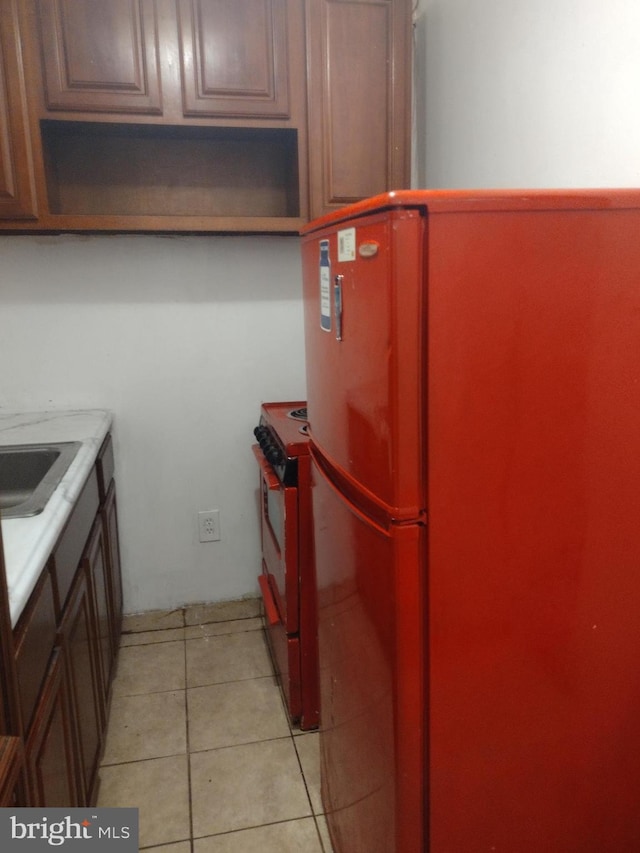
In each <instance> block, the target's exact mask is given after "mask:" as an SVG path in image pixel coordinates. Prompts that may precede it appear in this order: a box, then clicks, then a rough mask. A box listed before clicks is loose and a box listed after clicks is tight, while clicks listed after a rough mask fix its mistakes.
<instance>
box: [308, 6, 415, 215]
mask: <svg viewBox="0 0 640 853" xmlns="http://www.w3.org/2000/svg"><path fill="white" fill-rule="evenodd" d="M410 33H411V8H410V5H409V2H408V0H307V55H308V67H309V136H310V138H311V139H313V140H314V145H313V146H312V147H311V148H310V152H309V158H310V163H309V174H310V182H311V214H312V217H314V216H319V215H321V214H322V213H326V212H328V211H329V210H331V209H334V208H335V207H339V206H342V205H345V204H348V203H350V202H353V201H357V200H358V199H361V198H366V197H368V196H372V195H376V194H377V193H380V192H384V191H385V190H390V189H399V188H401V187H402V186H407V185H408V181H409V162H410V158H409V147H410V145H409V138H410V136H409V127H410V62H411V35H410Z"/></svg>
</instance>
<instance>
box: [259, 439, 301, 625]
mask: <svg viewBox="0 0 640 853" xmlns="http://www.w3.org/2000/svg"><path fill="white" fill-rule="evenodd" d="M253 452H254V454H255V457H256V459H257V461H258V465H259V467H260V507H261V509H260V513H261V527H262V561H263V577H264V574H266V581H267V583H268V590H267V589H265V586H264V580H263V582H262V583H261V587H262V591H263V596H265V594H267V595H268V592H269V591H270V592H271V595H272V597H273V604H274V605H275V609H276V610H277V615H278V617H279V621H280V622H281V623H282V625H283V627H284V630H285V632H286V633H287V634H295V633H297V632H298V628H299V602H298V490H297V488H296V487H295V486H284V485H283V484H282V483H281V482H280V480H279V479H278V477H277V476H276V474H275V472H274V470H273V468H272V467H271V465H270V464H269V462H268V461H267V460H266V459H265V457H264V455H263V453H262V451H261V450H260V447H259V446H258V445H257V444H256V445H254V447H253ZM265 609H266V611H267V618H268V619H269V620H270V621H272V620H275V618H276V616H275V613H274V612H273V610H274V608H273V607H270V605H269V603H268V601H267V599H266V598H265ZM270 610H271V615H270V613H269V611H270Z"/></svg>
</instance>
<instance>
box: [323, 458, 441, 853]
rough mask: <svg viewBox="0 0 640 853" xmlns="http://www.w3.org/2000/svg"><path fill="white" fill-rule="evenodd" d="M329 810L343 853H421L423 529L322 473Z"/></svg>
mask: <svg viewBox="0 0 640 853" xmlns="http://www.w3.org/2000/svg"><path fill="white" fill-rule="evenodd" d="M312 499H313V511H314V523H315V532H314V538H315V549H316V561H317V562H316V567H317V579H318V596H319V599H318V603H319V629H318V640H319V660H320V691H321V696H320V708H321V720H320V724H321V735H320V742H321V761H322V788H323V800H324V805H325V808H326V811H327V820H328V823H329V827H330V831H331V835H332V838H333V841H334V845H335V849H336V850H339V851H356V850H357V851H360V850H362V851H367V853H388V851H390V850H398V851H402V853H422V850H423V847H422V839H423V831H424V827H423V822H424V803H423V798H422V791H423V784H422V777H423V773H424V771H425V763H424V751H423V750H424V741H423V737H424V721H423V709H424V707H425V704H424V695H423V691H424V684H423V673H424V671H425V666H424V658H423V638H422V631H423V626H422V622H421V612H422V607H423V574H422V565H423V559H422V555H423V551H424V547H425V539H426V534H425V530H424V528H423V527H422V525H419V524H408V525H392V526H391V528H390V530H384V529H382V528H379V527H378V526H376V525H375V524H374V523H371V522H370V520H368V519H367V518H366V517H364V516H363V515H361V514H360V513H359V512H358V510H357V509H356V508H355V507H354V506H352V505H351V504H350V503H349V502H348V501H347V500H345V498H344V497H343V496H342V495H341V494H340V493H339V492H338V491H336V489H335V488H334V486H333V485H332V484H331V483H330V482H329V480H327V479H326V478H325V476H324V474H323V473H322V471H321V470H320V469H319V468H318V467H317V466H314V472H313V492H312Z"/></svg>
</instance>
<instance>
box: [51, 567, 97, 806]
mask: <svg viewBox="0 0 640 853" xmlns="http://www.w3.org/2000/svg"><path fill="white" fill-rule="evenodd" d="M89 580H90V579H89V576H88V572H87V567H86V566H84V565H83V566H82V567H81V568H80V571H79V572H78V574H77V575H76V579H75V581H74V584H73V587H72V590H71V594H70V596H69V604H68V607H67V609H66V613H65V616H64V619H63V622H62V627H61V631H60V633H61V641H62V643H61V644H62V648H63V650H64V652H65V654H66V657H67V672H68V674H69V693H70V697H71V706H72V708H73V711H74V716H75V723H76V728H77V744H76V747H77V763H78V768H79V771H80V787H81V792H82V804H83V805H84V804H85V803H86V804H91V803H94V802H95V799H96V796H97V784H98V765H99V763H100V756H101V754H102V738H103V732H104V728H105V724H106V708H105V704H104V697H103V692H102V676H101V673H100V665H99V650H98V645H99V643H98V636H97V631H96V627H97V626H96V619H95V613H94V610H93V603H92V601H91V590H90V587H89Z"/></svg>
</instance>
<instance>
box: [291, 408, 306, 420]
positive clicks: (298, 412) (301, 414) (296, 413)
mask: <svg viewBox="0 0 640 853" xmlns="http://www.w3.org/2000/svg"><path fill="white" fill-rule="evenodd" d="M289 417H290V418H293V420H294V421H306V420H307V407H306V406H303V407H302V408H300V409H291V411H290V412H289Z"/></svg>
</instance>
